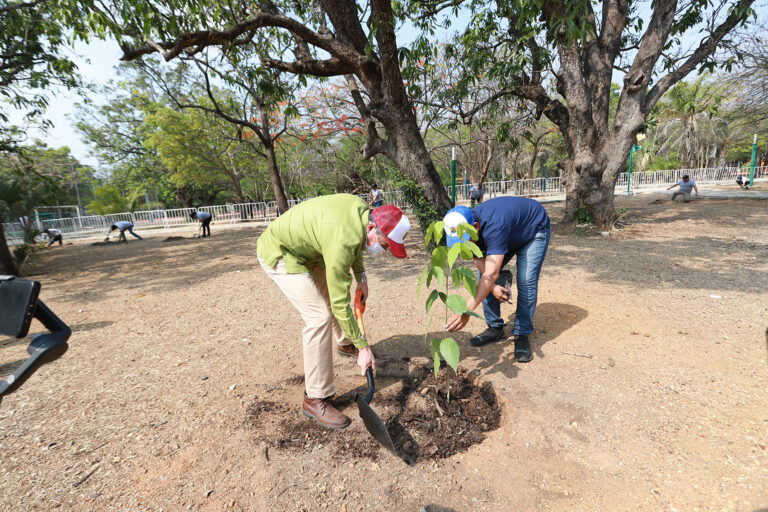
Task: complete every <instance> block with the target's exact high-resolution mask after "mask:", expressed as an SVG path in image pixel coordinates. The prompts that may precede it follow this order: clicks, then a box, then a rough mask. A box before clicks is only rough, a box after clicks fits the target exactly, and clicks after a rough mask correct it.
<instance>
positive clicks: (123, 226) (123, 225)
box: [104, 220, 144, 243]
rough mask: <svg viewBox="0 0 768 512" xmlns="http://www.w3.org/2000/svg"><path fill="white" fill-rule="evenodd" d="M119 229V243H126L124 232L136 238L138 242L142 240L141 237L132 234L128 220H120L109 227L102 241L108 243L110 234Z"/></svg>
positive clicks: (131, 226) (130, 223)
mask: <svg viewBox="0 0 768 512" xmlns="http://www.w3.org/2000/svg"><path fill="white" fill-rule="evenodd" d="M116 229H119V230H120V241H121V242H126V243H127V242H128V239H127V238H125V231H126V230H128V232H129V233H130V234H132V235H133V236H135V237H136V238H138V239H139V240H144V239H143V238H142V237H140V236H139V235H137V234H136V233H134V232H133V222H131V221H129V220H120V221H117V222H115V223H114V224H112V225H111V226H109V229H108V230H107V237H106V238H105V239H104V241H105V242H109V234H110V233H112V232H113V231H114V230H116Z"/></svg>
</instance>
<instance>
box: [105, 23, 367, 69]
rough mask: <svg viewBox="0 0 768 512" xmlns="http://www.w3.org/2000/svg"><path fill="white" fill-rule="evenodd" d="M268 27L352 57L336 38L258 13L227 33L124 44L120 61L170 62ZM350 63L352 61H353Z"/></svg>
mask: <svg viewBox="0 0 768 512" xmlns="http://www.w3.org/2000/svg"><path fill="white" fill-rule="evenodd" d="M265 27H277V28H283V29H285V30H288V31H289V32H291V33H292V34H293V35H294V36H296V37H298V38H299V39H301V40H303V41H306V42H307V43H309V44H311V45H313V46H316V47H318V48H320V49H323V50H325V51H327V52H328V53H330V54H331V55H334V56H337V57H339V58H343V57H344V56H350V53H351V52H349V48H348V47H347V46H346V45H344V44H342V43H340V42H339V41H338V40H336V39H334V38H333V37H330V36H327V35H326V36H324V35H321V34H318V33H317V32H315V31H314V30H312V29H310V28H309V27H307V26H306V25H304V24H303V23H302V22H300V21H297V20H294V19H293V18H289V17H287V16H283V15H279V14H271V13H266V12H261V11H257V12H256V13H255V14H254V15H253V16H252V17H251V18H248V19H247V20H244V21H241V22H239V23H235V24H233V25H232V26H230V27H229V28H227V29H225V30H199V31H195V32H188V33H186V34H182V35H180V36H179V37H178V38H177V39H176V40H174V41H166V42H160V43H157V42H153V41H147V42H145V44H143V45H139V46H130V45H123V46H122V47H121V48H122V50H123V56H122V57H121V58H120V60H125V61H130V60H135V59H137V58H139V57H141V56H142V55H147V54H150V53H153V52H158V53H160V55H162V56H163V58H164V59H165V60H166V61H170V60H172V59H174V58H175V57H178V56H179V55H180V54H181V52H183V51H185V50H187V49H189V48H197V49H198V51H199V49H201V48H204V47H207V46H217V45H218V46H221V45H226V44H231V43H232V42H233V41H235V40H237V39H238V38H239V37H240V36H242V35H243V34H246V33H249V32H253V31H255V30H257V29H259V28H265ZM350 63H353V62H352V61H350Z"/></svg>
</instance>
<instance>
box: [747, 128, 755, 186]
mask: <svg viewBox="0 0 768 512" xmlns="http://www.w3.org/2000/svg"><path fill="white" fill-rule="evenodd" d="M756 159H757V134H755V138H754V139H753V140H752V164H751V165H750V166H749V186H750V187H752V186H753V185H754V184H753V183H752V182H753V181H754V179H755V160H756Z"/></svg>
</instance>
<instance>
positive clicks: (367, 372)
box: [363, 366, 376, 404]
mask: <svg viewBox="0 0 768 512" xmlns="http://www.w3.org/2000/svg"><path fill="white" fill-rule="evenodd" d="M365 378H366V379H368V393H366V394H365V397H364V398H363V401H364V402H365V403H367V404H370V403H371V400H373V393H374V391H376V384H375V383H374V382H373V368H371V367H370V366H369V367H368V368H367V369H366V370H365Z"/></svg>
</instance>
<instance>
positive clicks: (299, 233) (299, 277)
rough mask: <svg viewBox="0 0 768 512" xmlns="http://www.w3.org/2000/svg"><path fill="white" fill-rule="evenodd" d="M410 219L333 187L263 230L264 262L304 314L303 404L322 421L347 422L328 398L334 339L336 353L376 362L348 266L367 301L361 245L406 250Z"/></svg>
mask: <svg viewBox="0 0 768 512" xmlns="http://www.w3.org/2000/svg"><path fill="white" fill-rule="evenodd" d="M410 227H411V225H410V223H409V222H408V217H406V216H405V215H404V214H403V212H402V211H401V210H400V209H399V208H397V207H395V206H393V205H385V206H380V207H379V208H376V209H374V210H373V211H371V210H370V207H369V206H368V205H367V204H366V203H365V201H363V200H362V199H360V198H359V197H357V196H353V195H349V194H336V195H331V196H322V197H317V198H314V199H310V200H308V201H304V202H302V203H299V204H297V205H296V206H294V207H293V208H291V209H290V210H288V211H287V212H285V213H284V214H283V215H281V216H280V217H278V218H277V220H275V221H274V222H272V223H271V224H270V225H269V227H268V228H267V230H266V231H264V233H263V234H262V235H261V237H260V238H259V241H258V247H257V253H258V257H259V263H261V267H262V268H263V269H264V271H265V272H266V273H267V275H269V277H270V278H272V280H273V281H275V283H276V284H277V286H278V287H279V288H280V290H281V291H282V292H283V293H284V294H285V296H286V297H287V298H288V300H289V301H290V302H291V304H293V305H294V307H295V308H296V309H297V310H298V311H299V313H301V318H302V320H303V321H304V332H303V338H304V343H303V352H304V382H305V393H304V404H303V406H302V412H303V413H304V415H306V416H308V417H310V418H313V419H314V420H316V421H317V422H318V423H320V424H321V425H323V426H324V427H329V428H344V427H346V426H347V425H349V421H350V420H349V418H348V417H347V416H345V415H343V414H342V413H341V412H339V410H338V409H336V407H334V405H333V403H332V402H331V397H332V396H333V394H334V392H335V390H334V385H333V345H334V342H335V343H336V345H337V351H338V352H339V353H341V354H343V355H349V356H353V357H357V364H358V366H360V369H361V370H362V373H363V374H365V370H366V369H367V368H368V367H369V366H370V367H372V368H374V369H375V368H376V360H375V359H374V356H373V352H371V349H370V347H369V346H368V342H367V341H366V340H365V338H364V337H363V336H362V334H361V333H360V328H359V327H358V325H357V321H356V320H355V315H354V313H353V312H352V308H351V307H350V293H349V288H350V286H351V284H352V275H351V274H350V269H351V270H352V273H353V274H354V276H355V280H356V281H357V289H358V290H361V291H362V293H363V301H365V299H366V298H367V297H368V283H367V282H366V277H365V268H364V267H363V253H366V254H368V255H369V256H378V255H380V254H383V253H384V252H386V251H387V250H389V251H390V252H391V253H392V255H394V256H396V257H398V258H405V257H406V254H405V247H404V246H403V238H404V237H405V235H406V233H407V232H408V229H410ZM345 337H346V340H348V341H345Z"/></svg>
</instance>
